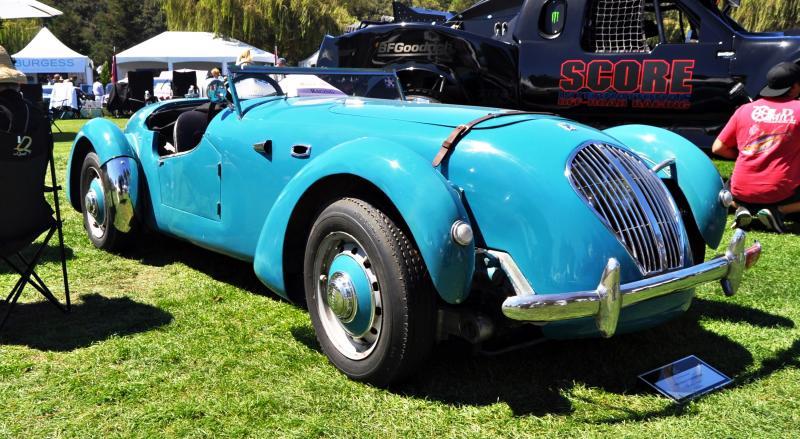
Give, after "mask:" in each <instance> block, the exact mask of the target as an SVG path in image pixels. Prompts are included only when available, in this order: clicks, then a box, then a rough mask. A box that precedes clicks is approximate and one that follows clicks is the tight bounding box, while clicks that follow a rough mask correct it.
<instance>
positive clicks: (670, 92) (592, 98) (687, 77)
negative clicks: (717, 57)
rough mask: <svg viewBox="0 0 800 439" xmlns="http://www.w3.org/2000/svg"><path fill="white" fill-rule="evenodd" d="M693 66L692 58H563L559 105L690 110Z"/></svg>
mask: <svg viewBox="0 0 800 439" xmlns="http://www.w3.org/2000/svg"><path fill="white" fill-rule="evenodd" d="M694 67H695V61H694V60H672V61H666V60H658V59H654V60H644V61H637V60H620V61H616V62H613V61H610V60H594V61H584V60H568V61H564V62H563V63H562V64H561V79H560V81H559V89H560V93H559V99H558V104H559V105H562V106H577V105H587V106H590V107H619V108H627V107H631V108H658V109H678V110H685V109H689V108H690V107H691V101H690V97H691V94H692V89H693V86H692V82H691V81H692V78H693V76H694Z"/></svg>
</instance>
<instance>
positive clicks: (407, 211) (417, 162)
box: [254, 138, 475, 303]
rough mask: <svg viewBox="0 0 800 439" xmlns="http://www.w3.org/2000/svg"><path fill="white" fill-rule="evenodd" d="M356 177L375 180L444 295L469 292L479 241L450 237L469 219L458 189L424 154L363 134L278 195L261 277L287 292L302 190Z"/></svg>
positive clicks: (262, 242)
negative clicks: (289, 240) (291, 232)
mask: <svg viewBox="0 0 800 439" xmlns="http://www.w3.org/2000/svg"><path fill="white" fill-rule="evenodd" d="M340 175H351V176H356V177H359V178H361V179H364V180H366V181H369V182H371V183H372V184H374V185H375V187H377V188H378V189H379V190H380V191H382V192H383V194H384V195H385V196H386V197H387V198H388V199H389V201H391V202H392V204H393V205H394V207H395V208H396V209H397V211H398V212H399V213H400V215H401V216H402V220H403V221H404V222H405V224H406V225H407V226H408V229H409V230H410V232H411V235H412V237H413V239H414V241H415V243H416V245H417V247H418V249H419V251H420V253H421V255H422V258H423V260H424V261H425V264H426V266H427V268H428V272H429V273H430V275H431V279H432V280H433V284H434V286H435V288H436V290H437V291H438V293H439V295H440V296H441V297H442V299H443V300H445V301H447V302H449V303H460V302H462V301H463V300H464V299H465V298H466V297H467V295H468V294H469V290H470V285H471V281H472V274H473V270H474V268H475V246H474V244H470V245H468V246H460V245H457V244H455V243H454V242H453V241H452V238H451V227H452V225H453V223H454V222H455V221H457V220H461V221H465V222H467V223H469V219H468V216H467V213H466V211H465V209H464V206H463V204H462V202H461V200H460V198H459V195H458V193H457V192H456V190H455V189H453V188H452V187H451V185H450V184H449V182H448V181H447V180H445V178H444V177H443V176H442V175H441V174H440V173H439V172H438V171H436V170H435V169H434V168H433V167H432V166H431V164H430V159H429V158H423V157H421V156H420V155H419V154H417V153H415V152H413V151H412V150H410V149H409V148H406V147H404V146H402V145H399V144H396V143H393V142H387V141H384V140H380V139H374V138H361V139H357V140H354V141H350V142H346V143H343V144H340V145H337V146H335V147H334V148H332V149H330V150H328V151H327V152H325V153H323V154H322V155H320V156H319V157H317V158H315V159H314V160H313V161H311V163H309V164H308V165H307V166H306V167H305V168H303V169H302V170H301V171H300V172H299V173H298V174H297V175H296V176H295V177H294V178H293V179H292V180H291V181H290V182H289V183H288V184H287V185H286V187H285V188H284V190H283V191H282V192H281V194H280V195H279V196H278V198H277V200H276V202H275V204H274V205H273V208H272V210H271V211H270V213H269V215H268V216H267V220H266V222H265V224H264V226H263V228H262V230H261V235H260V237H259V241H258V246H257V248H256V255H255V261H254V268H255V272H256V274H257V275H258V277H259V279H261V281H262V282H264V283H265V284H266V285H267V286H268V287H270V288H271V289H272V290H273V291H276V292H278V293H279V294H281V295H283V296H284V297H286V296H287V295H288V292H287V287H286V284H287V282H286V276H285V275H286V267H284V262H285V261H284V250H285V248H284V246H285V245H286V233H287V229H288V228H289V222H290V220H291V218H292V214H293V212H294V210H295V208H296V206H297V205H298V202H299V201H300V200H301V198H302V197H303V195H304V194H305V193H306V192H307V191H309V189H310V188H311V187H312V186H313V185H314V184H315V183H316V182H318V181H320V180H322V179H325V178H327V177H331V176H340Z"/></svg>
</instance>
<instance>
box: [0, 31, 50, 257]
mask: <svg viewBox="0 0 800 439" xmlns="http://www.w3.org/2000/svg"><path fill="white" fill-rule="evenodd" d="M25 83H27V78H26V77H25V74H24V73H22V72H20V71H18V70H15V69H14V65H13V63H12V62H11V57H10V56H9V55H8V53H7V52H6V50H5V49H4V48H3V47H2V46H0V161H2V162H13V163H14V166H15V167H16V168H17V169H20V170H23V168H30V170H31V172H36V173H39V172H41V177H39V178H37V179H36V180H37V181H39V182H41V184H42V186H39V187H29V185H26V184H18V182H17V181H15V179H14V176H13V175H7V174H6V173H0V186H2V187H15V188H16V189H15V190H14V191H13V193H12V195H11V196H10V199H3V200H2V201H0V203H2V204H0V212H2V213H5V212H6V211H7V210H8V206H12V205H18V204H21V205H25V204H30V200H32V199H40V200H41V202H39V203H35V204H36V205H35V206H34V207H33V208H31V209H26V210H25V211H24V212H23V213H19V214H16V215H14V216H13V218H3V220H2V222H0V224H2V226H0V242H2V241H4V238H6V236H5V233H6V232H7V231H8V230H13V229H19V228H20V227H22V228H25V227H30V228H32V231H33V229H37V228H38V226H40V224H36V223H37V221H39V222H40V219H41V218H48V217H50V216H51V215H52V213H53V211H52V209H51V208H50V205H48V204H47V202H46V201H45V199H44V197H43V196H42V195H41V194H42V193H43V186H44V176H45V172H46V166H47V160H48V157H49V156H48V154H49V148H50V145H51V143H50V123H49V122H48V120H47V118H46V117H45V114H44V112H42V110H40V109H39V107H38V106H36V105H35V104H33V103H32V102H29V101H27V100H25V99H23V98H22V95H21V94H20V92H19V86H20V84H25ZM33 186H35V185H33ZM6 203H9V204H8V205H6Z"/></svg>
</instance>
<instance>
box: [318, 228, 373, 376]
mask: <svg viewBox="0 0 800 439" xmlns="http://www.w3.org/2000/svg"><path fill="white" fill-rule="evenodd" d="M314 273H315V275H316V277H317V279H318V281H317V284H316V294H315V296H316V301H317V303H316V305H317V306H316V310H317V313H318V316H319V320H320V322H321V324H322V326H323V328H324V330H325V332H326V334H327V335H328V338H329V339H330V341H331V342H332V344H333V346H334V347H335V348H336V350H337V351H338V352H339V353H341V354H342V355H343V356H345V357H347V358H349V359H351V360H356V361H357V360H363V359H364V358H367V357H368V356H369V355H370V354H371V353H372V352H373V350H374V349H375V346H377V344H378V340H379V339H380V337H381V328H382V326H383V313H382V309H383V307H382V305H383V302H382V297H381V285H380V282H379V280H378V276H377V274H376V273H375V271H374V269H373V267H372V263H371V262H370V259H369V255H367V253H366V251H365V250H364V246H363V245H361V243H359V242H358V240H357V239H356V238H354V237H353V236H352V235H350V234H347V233H345V232H333V233H330V234H328V235H327V236H326V237H325V238H323V240H322V241H321V242H320V245H319V247H318V251H317V253H316V257H315V259H314Z"/></svg>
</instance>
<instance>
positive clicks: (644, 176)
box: [619, 150, 682, 262]
mask: <svg viewBox="0 0 800 439" xmlns="http://www.w3.org/2000/svg"><path fill="white" fill-rule="evenodd" d="M619 151H621V152H622V150H619ZM622 153H624V154H626V155H627V156H628V157H630V158H631V159H632V160H637V159H636V158H635V157H633V155H632V154H631V153H629V152H622ZM630 167H631V169H632V170H633V171H634V172H636V173H637V174H638V175H639V177H640V179H641V181H642V182H644V183H645V184H646V185H647V186H648V188H649V194H650V195H649V196H651V197H653V198H657V199H653V200H652V205H653V206H655V208H656V209H655V211H656V214H657V215H658V216H659V224H660V225H662V229H663V230H664V232H665V233H666V234H667V235H668V237H667V239H665V244H666V245H667V251H668V255H667V257H668V258H669V261H670V262H673V261H680V260H681V252H682V250H681V246H680V233H679V232H678V222H677V221H670V218H672V217H674V215H671V214H670V211H673V210H674V208H673V204H672V203H671V202H670V199H669V198H668V195H667V192H666V190H664V189H663V186H661V185H659V182H658V181H657V180H656V179H654V178H648V170H647V169H645V168H644V167H636V166H630ZM659 195H660V196H659Z"/></svg>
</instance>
